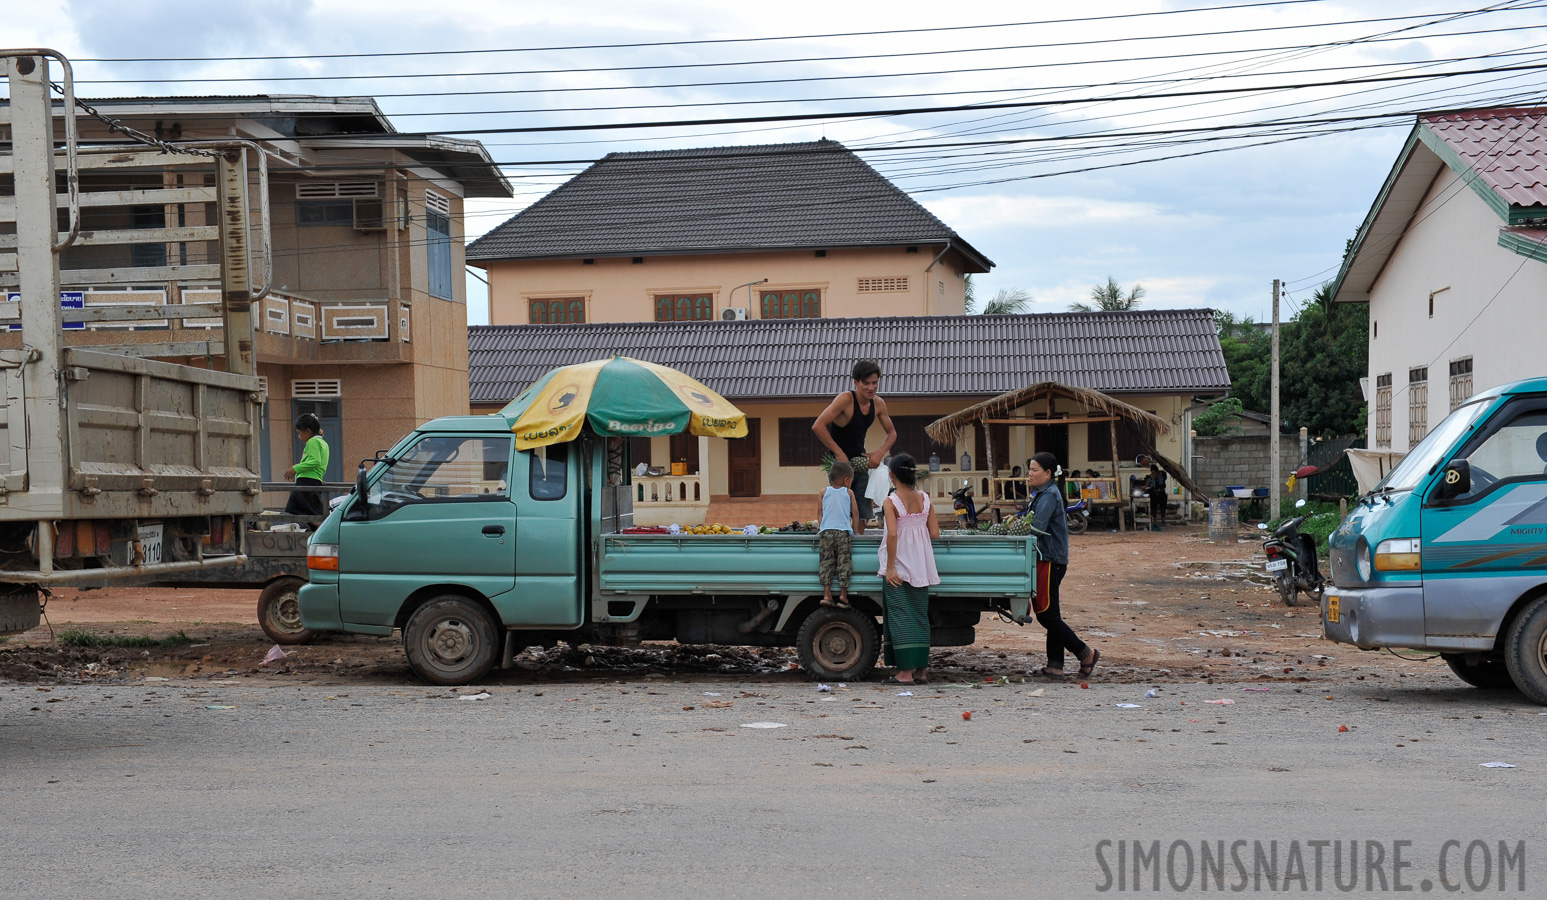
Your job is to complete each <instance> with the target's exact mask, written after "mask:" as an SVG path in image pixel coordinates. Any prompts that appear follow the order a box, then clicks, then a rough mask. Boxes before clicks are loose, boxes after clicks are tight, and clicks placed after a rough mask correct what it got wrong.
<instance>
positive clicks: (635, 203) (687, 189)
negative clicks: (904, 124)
mask: <svg viewBox="0 0 1547 900" xmlns="http://www.w3.org/2000/svg"><path fill="white" fill-rule="evenodd" d="M946 242H949V243H950V244H951V246H952V247H954V248H955V249H956V250H957V251H958V252H959V253H960V254H961V255H962V257H963V259H964V261H965V266H966V271H969V272H987V271H988V270H989V268H990V267H992V266H993V262H992V261H990V260H989V259H988V258H987V257H985V256H983V255H982V254H981V253H979V252H978V251H977V250H975V249H973V247H972V245H971V244H968V243H967V242H966V241H964V240H962V238H961V236H960V235H958V234H957V233H956V232H954V231H952V230H951V229H950V228H949V227H948V226H946V225H945V223H943V222H941V221H940V220H939V219H937V218H935V217H934V216H933V215H932V214H931V213H930V212H929V210H927V209H925V208H924V207H923V206H921V205H919V203H918V202H917V201H915V200H914V199H913V198H912V197H909V196H908V195H907V194H905V193H903V192H902V191H901V190H900V189H898V187H897V186H896V185H894V184H892V183H891V182H890V181H888V180H886V178H884V177H883V176H882V175H881V174H880V173H878V172H876V170H875V169H872V168H871V167H870V166H869V165H867V164H866V163H865V162H864V160H861V159H860V158H859V157H858V156H856V155H854V153H853V152H851V151H850V150H849V149H848V148H846V147H844V146H843V145H842V144H840V143H838V142H836V141H827V140H823V141H812V142H809V143H800V144H770V145H764V146H749V147H710V148H703V149H696V150H657V151H645V152H640V153H609V154H607V156H605V157H603V158H602V159H601V160H599V161H597V162H595V163H593V164H592V165H591V166H590V167H589V168H587V169H586V170H585V171H583V172H581V173H580V174H579V175H576V176H575V177H574V178H571V179H570V180H569V181H567V182H565V183H564V184H562V185H560V186H559V187H558V188H557V189H555V190H554V191H553V192H552V193H550V194H548V195H547V196H546V197H543V198H542V199H541V200H539V201H537V202H536V203H534V204H532V205H531V206H529V207H527V208H526V209H524V210H522V211H521V212H519V213H517V214H516V215H515V216H513V217H512V218H511V219H509V220H508V221H506V222H505V223H504V224H502V225H500V226H499V227H497V228H495V229H493V230H492V231H490V232H489V233H488V234H486V235H484V236H483V237H481V238H479V239H478V240H476V241H474V242H473V243H471V244H469V245H468V248H467V258H468V260H469V261H478V260H505V259H550V258H554V257H576V256H580V257H594V256H637V255H641V254H663V253H705V252H733V251H745V250H783V249H803V248H838V247H871V246H896V245H899V244H904V245H907V244H944V243H946Z"/></svg>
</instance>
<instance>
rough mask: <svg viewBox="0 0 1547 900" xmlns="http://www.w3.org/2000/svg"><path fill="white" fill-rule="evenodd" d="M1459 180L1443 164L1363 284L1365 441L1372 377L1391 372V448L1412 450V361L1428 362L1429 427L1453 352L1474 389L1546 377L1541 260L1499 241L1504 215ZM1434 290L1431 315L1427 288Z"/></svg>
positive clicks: (1445, 389)
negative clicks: (1382, 264)
mask: <svg viewBox="0 0 1547 900" xmlns="http://www.w3.org/2000/svg"><path fill="white" fill-rule="evenodd" d="M1458 181H1459V176H1458V175H1457V174H1456V173H1455V172H1454V171H1452V170H1451V169H1449V168H1446V169H1443V170H1442V171H1441V173H1440V176H1439V178H1437V179H1436V180H1435V183H1434V184H1433V185H1432V186H1431V187H1430V189H1429V195H1428V197H1426V198H1425V200H1424V205H1423V206H1422V207H1421V208H1420V209H1419V213H1418V217H1417V219H1415V221H1414V223H1413V224H1412V225H1411V226H1410V228H1409V230H1408V232H1407V234H1405V235H1404V236H1403V237H1402V241H1401V243H1400V244H1398V245H1397V249H1396V252H1395V253H1393V254H1392V256H1391V259H1390V260H1389V261H1388V262H1387V264H1386V268H1385V270H1384V271H1383V272H1382V273H1381V275H1380V277H1379V278H1378V279H1377V280H1376V282H1375V285H1374V287H1373V288H1372V289H1371V291H1370V329H1371V338H1370V342H1369V346H1370V371H1369V377H1370V406H1369V409H1370V414H1369V423H1368V424H1369V435H1370V437H1369V445H1370V446H1371V447H1374V446H1375V397H1376V394H1375V382H1376V377H1377V376H1379V375H1382V374H1385V373H1387V372H1389V373H1391V386H1392V404H1391V406H1392V409H1391V448H1392V449H1393V450H1397V451H1404V450H1407V449H1411V448H1410V447H1409V444H1408V433H1407V431H1408V392H1407V384H1408V370H1409V369H1410V368H1413V367H1415V366H1428V367H1429V402H1428V426H1429V428H1430V429H1431V430H1432V429H1433V428H1434V426H1436V425H1438V424H1439V423H1440V421H1441V420H1442V419H1444V418H1445V416H1446V415H1448V414H1449V412H1450V374H1449V370H1450V361H1451V360H1456V359H1461V358H1463V357H1467V356H1470V357H1472V365H1473V374H1472V387H1473V392H1474V393H1475V392H1476V391H1481V390H1483V389H1485V388H1489V387H1493V386H1495V385H1498V384H1503V383H1505V382H1510V381H1517V380H1519V379H1522V378H1532V377H1540V376H1543V375H1547V358H1544V353H1543V337H1542V335H1543V333H1544V330H1547V264H1543V263H1540V262H1537V261H1535V260H1531V259H1527V258H1525V257H1523V256H1519V255H1517V254H1515V253H1513V252H1511V251H1509V250H1506V249H1504V248H1503V247H1500V246H1499V245H1498V235H1499V228H1500V227H1501V226H1502V225H1503V224H1504V223H1503V221H1502V220H1501V219H1500V218H1499V216H1498V214H1497V213H1495V212H1494V211H1493V210H1492V209H1491V208H1490V207H1489V206H1488V204H1486V203H1485V202H1483V200H1482V198H1480V197H1478V196H1477V194H1476V193H1475V192H1474V191H1473V190H1472V189H1471V188H1470V187H1468V186H1465V185H1462V184H1459V183H1458ZM1447 198H1448V199H1447ZM1425 217H1427V218H1425ZM1446 288H1448V290H1446ZM1436 291H1438V292H1439V293H1436V294H1435V296H1434V317H1433V318H1430V317H1429V295H1430V293H1431V292H1436ZM1474 319H1475V321H1474Z"/></svg>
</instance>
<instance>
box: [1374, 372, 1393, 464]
mask: <svg viewBox="0 0 1547 900" xmlns="http://www.w3.org/2000/svg"><path fill="white" fill-rule="evenodd" d="M1375 446H1376V447H1390V446H1391V373H1390V372H1387V373H1386V374H1384V375H1377V376H1375Z"/></svg>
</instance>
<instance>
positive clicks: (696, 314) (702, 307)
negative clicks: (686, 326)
mask: <svg viewBox="0 0 1547 900" xmlns="http://www.w3.org/2000/svg"><path fill="white" fill-rule="evenodd" d="M713 312H714V301H712V300H710V299H709V298H708V297H699V298H698V299H697V300H694V301H693V318H695V319H708V318H709V317H710V315H711V313H713Z"/></svg>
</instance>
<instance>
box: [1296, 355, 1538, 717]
mask: <svg viewBox="0 0 1547 900" xmlns="http://www.w3.org/2000/svg"><path fill="white" fill-rule="evenodd" d="M1330 547H1331V550H1330V554H1329V555H1330V557H1331V564H1332V582H1333V586H1332V587H1329V588H1328V589H1327V592H1326V594H1325V595H1324V596H1323V598H1322V612H1321V617H1322V633H1323V634H1324V635H1325V636H1326V637H1327V638H1328V639H1330V640H1334V641H1338V642H1341V643H1345V644H1353V645H1354V646H1356V647H1359V648H1361V649H1365V650H1373V649H1375V648H1378V647H1413V648H1421V649H1425V650H1435V651H1438V652H1439V653H1440V655H1441V656H1443V657H1444V659H1445V661H1446V662H1447V663H1449V664H1450V668H1451V669H1452V671H1454V672H1455V673H1456V675H1457V676H1459V677H1460V678H1461V679H1462V680H1463V681H1465V682H1467V683H1468V684H1472V685H1476V686H1477V687H1490V688H1497V687H1508V686H1510V685H1514V686H1515V687H1517V688H1519V689H1520V691H1521V692H1522V693H1524V694H1525V695H1526V696H1527V697H1529V698H1530V699H1531V700H1533V701H1535V702H1537V703H1542V704H1547V378H1534V379H1530V380H1527V381H1519V382H1515V383H1514V384H1507V385H1503V386H1501V387H1496V388H1492V389H1491V390H1487V391H1483V392H1482V393H1480V394H1478V395H1477V396H1475V397H1472V398H1471V399H1470V400H1468V401H1466V402H1465V403H1463V404H1462V405H1461V406H1460V407H1458V408H1457V409H1456V410H1455V412H1452V413H1451V414H1450V415H1449V416H1448V417H1446V419H1445V421H1443V422H1441V423H1440V424H1439V425H1438V426H1437V427H1436V428H1435V429H1434V430H1433V431H1431V432H1429V436H1428V437H1426V438H1424V439H1423V441H1422V442H1420V443H1419V445H1418V446H1417V447H1414V448H1413V449H1412V450H1411V451H1409V452H1408V454H1407V455H1406V456H1405V457H1403V459H1402V461H1401V463H1399V464H1398V465H1397V467H1396V468H1395V469H1393V470H1392V472H1391V474H1390V475H1388V476H1386V479H1385V480H1384V481H1382V482H1381V483H1380V484H1379V485H1377V486H1376V487H1375V489H1374V490H1373V491H1371V492H1370V493H1369V494H1366V495H1365V496H1363V497H1361V498H1360V500H1359V503H1358V505H1357V507H1356V508H1355V509H1354V510H1353V511H1352V512H1351V513H1350V514H1349V516H1348V518H1347V519H1345V520H1344V522H1343V524H1342V525H1341V526H1340V527H1339V528H1338V530H1337V531H1336V532H1334V533H1333V535H1332V538H1331V541H1330Z"/></svg>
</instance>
